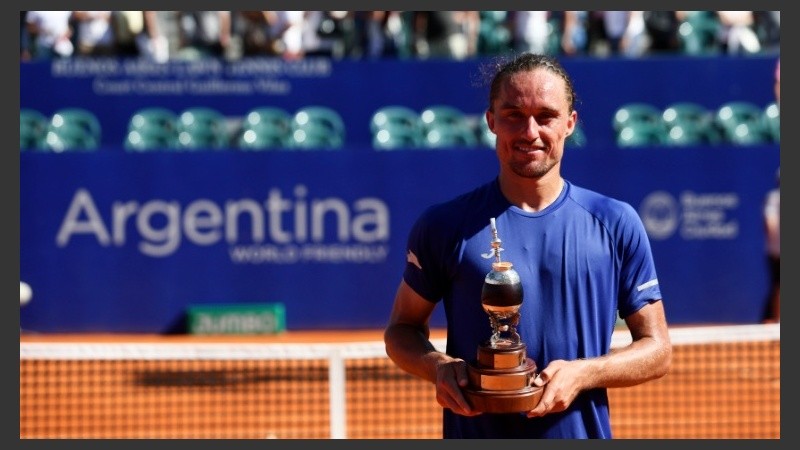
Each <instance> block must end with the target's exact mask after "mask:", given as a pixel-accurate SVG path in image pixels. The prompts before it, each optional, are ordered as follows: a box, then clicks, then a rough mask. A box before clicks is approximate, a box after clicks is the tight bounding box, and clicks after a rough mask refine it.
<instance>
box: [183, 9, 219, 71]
mask: <svg viewBox="0 0 800 450" xmlns="http://www.w3.org/2000/svg"><path fill="white" fill-rule="evenodd" d="M178 23H179V25H180V27H179V36H180V44H179V49H178V54H177V56H178V57H179V58H184V59H196V58H202V57H208V56H210V57H215V58H222V57H225V56H226V55H227V53H226V52H227V51H228V49H229V48H230V45H231V13H230V11H181V12H180V14H179V17H178Z"/></svg>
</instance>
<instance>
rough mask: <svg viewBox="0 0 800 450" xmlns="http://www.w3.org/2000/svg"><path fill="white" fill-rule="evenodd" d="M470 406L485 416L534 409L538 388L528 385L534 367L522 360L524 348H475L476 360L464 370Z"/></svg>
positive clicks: (528, 359)
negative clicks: (476, 349)
mask: <svg viewBox="0 0 800 450" xmlns="http://www.w3.org/2000/svg"><path fill="white" fill-rule="evenodd" d="M467 372H468V375H469V387H468V388H466V389H465V390H464V394H465V395H466V397H467V400H468V401H469V402H470V405H472V407H473V408H474V409H476V410H478V411H482V412H487V413H510V412H524V411H530V410H531V409H533V408H535V407H536V405H537V404H538V403H539V400H540V399H541V398H542V392H543V390H542V388H540V387H536V386H533V385H532V382H533V379H534V378H535V377H536V363H535V362H534V361H533V360H532V359H531V358H528V357H527V356H526V353H525V344H516V345H509V346H505V347H499V348H492V347H491V346H489V345H488V344H486V345H482V346H480V347H478V359H477V361H476V362H475V363H474V364H471V365H468V366H467Z"/></svg>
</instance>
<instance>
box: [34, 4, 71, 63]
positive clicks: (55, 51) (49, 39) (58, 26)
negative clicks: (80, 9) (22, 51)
mask: <svg viewBox="0 0 800 450" xmlns="http://www.w3.org/2000/svg"><path fill="white" fill-rule="evenodd" d="M71 19H72V11H28V14H27V16H26V17H25V20H26V25H27V27H28V33H29V34H30V36H31V38H32V39H33V45H32V52H31V56H32V58H35V59H53V58H67V57H70V56H72V54H73V53H74V51H75V46H74V45H73V44H72V26H71V25H70V20H71Z"/></svg>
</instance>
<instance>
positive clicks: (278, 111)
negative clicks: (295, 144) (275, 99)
mask: <svg viewBox="0 0 800 450" xmlns="http://www.w3.org/2000/svg"><path fill="white" fill-rule="evenodd" d="M264 128H267V129H269V130H272V131H274V132H275V133H277V134H282V135H284V136H288V135H289V133H290V132H291V129H292V115H291V114H289V112H287V111H286V110H284V109H282V108H278V107H275V106H261V107H258V108H253V109H251V110H250V111H249V112H248V113H247V115H245V117H244V121H243V122H242V129H243V130H257V129H264Z"/></svg>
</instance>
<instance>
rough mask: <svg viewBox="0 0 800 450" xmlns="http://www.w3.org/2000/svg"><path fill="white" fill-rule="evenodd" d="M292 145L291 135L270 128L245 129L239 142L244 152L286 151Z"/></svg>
mask: <svg viewBox="0 0 800 450" xmlns="http://www.w3.org/2000/svg"><path fill="white" fill-rule="evenodd" d="M290 145H291V144H290V140H289V135H287V134H286V133H284V132H283V131H281V130H278V129H276V128H270V127H269V126H255V127H254V128H251V129H243V130H242V132H241V134H240V135H239V141H238V147H239V148H240V149H242V150H267V149H286V148H289V147H290Z"/></svg>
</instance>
